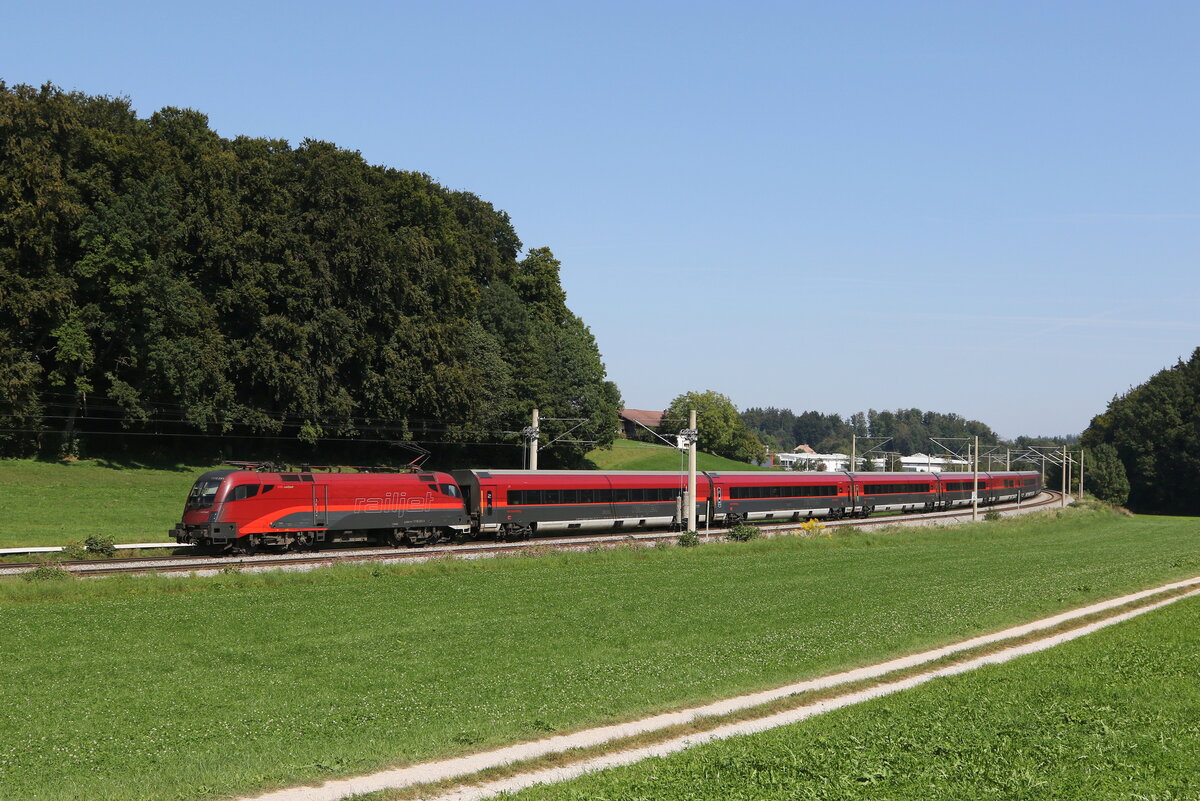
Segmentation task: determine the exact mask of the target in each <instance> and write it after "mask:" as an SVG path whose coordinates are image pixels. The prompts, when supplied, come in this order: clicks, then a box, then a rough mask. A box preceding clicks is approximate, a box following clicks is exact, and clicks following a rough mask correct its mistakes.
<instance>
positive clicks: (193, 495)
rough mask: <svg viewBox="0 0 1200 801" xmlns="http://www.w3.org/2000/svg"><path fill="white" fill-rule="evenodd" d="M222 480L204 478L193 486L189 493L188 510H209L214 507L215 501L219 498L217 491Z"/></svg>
mask: <svg viewBox="0 0 1200 801" xmlns="http://www.w3.org/2000/svg"><path fill="white" fill-rule="evenodd" d="M223 480H224V479H220V478H202V479H200V480H199V481H197V482H196V483H195V484H194V485H193V486H192V491H191V492H189V493H188V499H187V508H188V509H207V508H209V507H210V506H212V505H213V499H215V498H216V497H217V489H218V488H219V487H220V486H221V481H223Z"/></svg>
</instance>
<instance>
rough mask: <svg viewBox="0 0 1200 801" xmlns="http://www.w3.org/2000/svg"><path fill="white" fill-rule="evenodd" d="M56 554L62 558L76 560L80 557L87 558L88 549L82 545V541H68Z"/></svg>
mask: <svg viewBox="0 0 1200 801" xmlns="http://www.w3.org/2000/svg"><path fill="white" fill-rule="evenodd" d="M58 555H59V556H61V557H62V558H63V559H70V560H71V561H74V562H78V561H79V560H80V559H87V557H88V549H87V548H86V547H84V545H83V543H82V542H68V543H67V544H66V545H64V546H63V549H62V550H61V551H59V552H58Z"/></svg>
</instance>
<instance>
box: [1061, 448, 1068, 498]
mask: <svg viewBox="0 0 1200 801" xmlns="http://www.w3.org/2000/svg"><path fill="white" fill-rule="evenodd" d="M1062 485H1063V491H1062V506H1063V508H1064V509H1065V508H1066V506H1067V489H1068V488H1069V487H1070V485H1069V484H1067V446H1066V445H1063V461H1062Z"/></svg>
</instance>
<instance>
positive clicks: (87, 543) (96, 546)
mask: <svg viewBox="0 0 1200 801" xmlns="http://www.w3.org/2000/svg"><path fill="white" fill-rule="evenodd" d="M83 547H85V548H87V551H88V553H91V554H95V555H96V556H103V557H104V558H105V559H111V558H112V557H114V556H116V555H117V546H115V545H113V540H112V537H101V536H100V535H99V534H93V535H92V536H90V537H88V538H87V539H86V540H84V541H83Z"/></svg>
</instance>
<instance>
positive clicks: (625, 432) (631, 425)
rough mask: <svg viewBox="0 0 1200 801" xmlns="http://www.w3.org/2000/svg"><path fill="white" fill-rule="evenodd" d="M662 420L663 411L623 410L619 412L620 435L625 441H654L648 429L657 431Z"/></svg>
mask: <svg viewBox="0 0 1200 801" xmlns="http://www.w3.org/2000/svg"><path fill="white" fill-rule="evenodd" d="M662 419H663V412H661V411H658V412H652V411H650V410H648V409H622V410H621V411H619V412H617V420H618V423H619V425H620V433H621V435H622V436H623V437H625V439H654V437H653V436H651V434H650V432H649V431H647V430H646V429H647V428H649V429H657V428H658V425H659V423H661V422H662ZM643 426H644V427H643Z"/></svg>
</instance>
